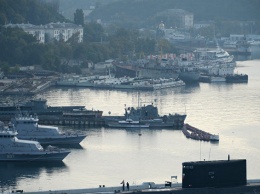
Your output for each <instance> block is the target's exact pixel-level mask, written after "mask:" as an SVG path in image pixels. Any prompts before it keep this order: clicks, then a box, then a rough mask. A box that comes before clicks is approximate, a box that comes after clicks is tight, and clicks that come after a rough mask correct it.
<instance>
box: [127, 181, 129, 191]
mask: <svg viewBox="0 0 260 194" xmlns="http://www.w3.org/2000/svg"><path fill="white" fill-rule="evenodd" d="M126 188H127V190H128V191H129V183H128V182H126Z"/></svg>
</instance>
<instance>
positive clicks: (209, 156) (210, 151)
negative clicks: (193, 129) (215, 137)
mask: <svg viewBox="0 0 260 194" xmlns="http://www.w3.org/2000/svg"><path fill="white" fill-rule="evenodd" d="M210 152H211V148H210V149H209V160H210Z"/></svg>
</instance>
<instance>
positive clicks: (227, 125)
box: [0, 60, 260, 191]
mask: <svg viewBox="0 0 260 194" xmlns="http://www.w3.org/2000/svg"><path fill="white" fill-rule="evenodd" d="M236 71H238V72H239V73H246V74H248V75H249V81H248V83H247V84H225V83H218V84H209V83H199V84H196V85H186V86H184V87H180V88H171V89H165V90H158V91H153V92H151V91H145V92H138V91H117V90H108V91H107V90H94V89H90V88H80V89H79V88H77V89H64V88H53V89H52V90H49V91H46V92H44V93H42V94H39V95H37V97H42V98H45V99H47V100H48V104H49V105H51V106H65V105H84V106H86V108H88V109H92V108H93V109H96V110H102V111H104V115H108V112H109V111H111V114H112V115H123V114H124V108H125V106H127V107H128V106H134V107H136V106H138V102H142V103H146V104H147V103H151V102H153V103H154V105H156V106H157V107H158V111H159V114H160V115H164V114H169V113H175V112H177V113H182V112H186V113H187V118H186V120H185V122H186V123H189V124H191V125H192V126H195V127H197V128H199V129H201V130H203V131H207V132H210V133H212V134H219V137H220V141H219V143H216V144H215V143H209V142H200V141H195V140H191V139H187V138H186V137H185V136H184V135H183V133H182V131H180V130H170V129H141V130H140V129H111V128H103V127H101V128H92V127H90V128H88V127H86V128H77V127H76V128H72V126H70V127H65V128H64V130H70V129H73V130H81V131H82V132H83V133H84V134H86V135H87V137H86V138H85V139H84V140H83V141H82V142H81V146H80V147H76V148H73V147H68V149H70V150H71V153H70V154H69V155H68V156H67V157H66V158H65V159H64V163H65V164H66V166H64V167H46V166H38V167H34V166H30V165H27V167H23V166H22V165H21V168H19V167H16V166H15V167H14V168H13V167H9V169H11V174H12V176H10V175H7V178H6V176H3V174H8V173H9V172H8V170H6V169H8V167H3V168H1V169H0V174H1V177H0V181H1V184H3V182H4V183H5V185H13V187H16V188H19V189H24V190H26V191H37V190H53V189H71V188H86V187H97V186H98V185H101V184H102V185H103V184H104V185H106V186H116V185H120V182H121V181H122V179H125V180H127V181H128V182H129V183H131V185H132V184H134V183H136V184H141V183H142V182H147V181H153V182H155V183H162V182H164V181H165V180H168V179H169V178H170V176H172V175H177V176H178V181H181V177H182V172H181V169H182V168H181V166H182V165H181V164H182V162H184V161H196V160H200V159H202V160H203V159H206V160H215V159H218V160H219V159H225V158H227V156H228V154H230V157H231V159H240V158H242V159H243V158H246V159H247V177H248V178H249V179H259V169H260V163H259V161H260V155H259V153H260V144H259V137H260V109H259V104H260V84H259V83H260V61H259V60H255V61H243V62H241V61H239V62H238V63H237V68H236ZM154 99H157V100H156V101H154ZM139 134H141V135H139ZM2 169H3V170H4V173H1V172H2ZM15 170H17V172H18V173H17V174H16V173H15V172H14V171H15ZM53 183H55V184H53ZM7 187H8V186H7ZM7 187H6V188H7Z"/></svg>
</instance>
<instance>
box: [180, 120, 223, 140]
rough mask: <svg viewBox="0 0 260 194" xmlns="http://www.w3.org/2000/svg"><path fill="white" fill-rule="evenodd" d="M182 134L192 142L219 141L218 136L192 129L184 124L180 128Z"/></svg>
mask: <svg viewBox="0 0 260 194" xmlns="http://www.w3.org/2000/svg"><path fill="white" fill-rule="evenodd" d="M182 132H183V134H184V135H185V136H186V137H187V138H191V139H194V140H200V141H219V136H218V135H213V134H210V133H208V132H205V131H202V130H200V129H198V128H196V127H193V126H191V125H189V124H187V123H186V124H184V126H183V128H182Z"/></svg>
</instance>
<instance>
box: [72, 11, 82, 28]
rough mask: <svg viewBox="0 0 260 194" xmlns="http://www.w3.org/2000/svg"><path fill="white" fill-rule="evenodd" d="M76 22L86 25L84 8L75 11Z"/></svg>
mask: <svg viewBox="0 0 260 194" xmlns="http://www.w3.org/2000/svg"><path fill="white" fill-rule="evenodd" d="M74 23H75V24H77V25H81V26H84V13H83V10H82V9H77V10H76V12H75V13H74Z"/></svg>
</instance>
